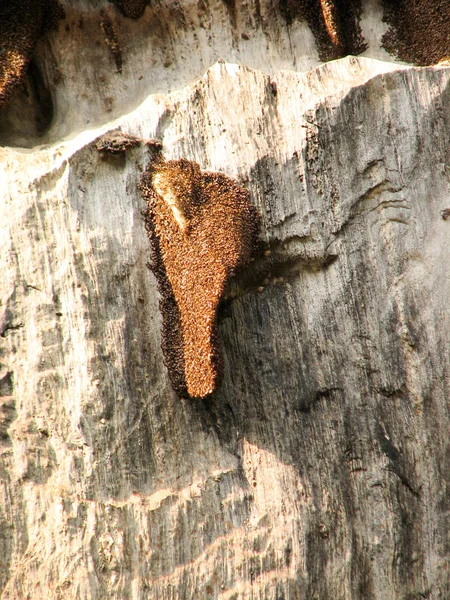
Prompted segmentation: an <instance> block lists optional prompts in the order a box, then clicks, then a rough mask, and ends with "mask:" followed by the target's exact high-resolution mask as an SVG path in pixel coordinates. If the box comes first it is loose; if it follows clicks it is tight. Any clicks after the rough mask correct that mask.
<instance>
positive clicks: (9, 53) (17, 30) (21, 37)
mask: <svg viewBox="0 0 450 600" xmlns="http://www.w3.org/2000/svg"><path fill="white" fill-rule="evenodd" d="M63 17H64V10H63V9H62V7H61V5H60V4H59V3H58V2H57V0H7V1H6V0H2V1H0V107H1V106H2V105H3V104H5V103H6V102H7V101H8V100H9V98H10V97H11V94H12V92H13V90H14V88H15V87H16V86H17V85H18V84H19V83H20V82H21V81H22V79H23V77H24V76H25V73H26V70H27V67H28V64H29V62H30V60H31V56H32V53H33V49H34V46H35V44H36V41H37V40H38V38H39V36H41V35H42V34H43V33H44V32H45V31H47V30H48V29H51V28H54V27H56V25H57V23H58V21H59V19H61V18H63Z"/></svg>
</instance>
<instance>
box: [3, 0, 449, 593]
mask: <svg viewBox="0 0 450 600" xmlns="http://www.w3.org/2000/svg"><path fill="white" fill-rule="evenodd" d="M62 4H64V10H65V12H66V17H65V20H62V21H61V23H60V26H59V29H58V31H52V32H49V33H48V34H46V36H45V37H44V38H42V39H41V40H40V41H39V42H38V44H37V47H36V51H35V56H34V58H33V62H34V64H35V65H36V67H35V68H36V69H37V70H38V72H39V73H40V79H39V81H40V86H41V87H40V88H39V89H44V88H45V89H47V90H49V92H50V93H51V98H52V107H53V108H52V118H51V119H50V122H49V125H48V127H47V129H46V130H45V132H43V131H42V130H41V129H39V128H37V127H36V122H35V118H36V115H37V114H39V106H40V104H39V97H40V96H39V94H37V93H36V94H35V95H34V96H33V94H28V96H27V95H26V94H25V93H24V92H23V90H18V91H17V93H16V94H15V96H14V97H13V98H12V99H11V101H10V102H9V104H8V105H7V106H6V107H3V108H2V109H1V112H0V137H1V141H2V144H3V146H2V147H0V178H1V180H0V184H1V190H2V195H3V198H2V201H1V203H0V223H1V226H0V248H1V252H0V273H2V280H1V282H0V363H1V364H0V480H1V483H2V485H1V487H0V596H1V597H2V599H3V600H19V599H20V600H21V599H22V598H23V599H25V598H46V599H49V600H56V599H59V598H64V599H65V600H71V599H74V600H75V599H76V600H88V599H89V600H100V599H101V600H103V599H105V600H106V599H117V600H122V599H129V600H147V599H153V598H155V599H158V600H160V599H161V600H175V599H192V600H197V599H205V600H206V599H208V600H209V599H211V600H212V599H220V600H256V599H261V600H262V599H264V600H280V599H282V598H283V599H285V600H290V599H299V600H303V599H305V600H306V599H308V600H310V599H317V600H329V599H330V600H331V599H336V600H372V599H376V600H385V599H389V600H406V599H408V600H416V599H419V598H428V599H430V600H447V599H448V598H449V597H450V584H449V581H450V578H449V552H450V542H449V539H450V537H449V522H448V519H449V514H450V500H449V496H448V490H449V485H450V481H449V473H450V461H449V457H450V452H449V425H450V423H449V411H448V399H449V397H450V356H449V352H448V349H449V343H450V313H449V310H448V307H449V304H450V277H449V265H450V244H449V243H448V240H449V235H450V219H449V218H448V217H449V214H450V188H449V174H450V164H449V163H450V158H449V156H450V155H449V141H450V140H449V133H450V69H449V67H448V66H446V64H445V63H442V64H441V65H437V66H429V67H423V68H417V67H414V66H410V65H406V64H401V63H399V62H395V60H394V58H393V57H391V56H390V55H388V54H387V53H386V51H385V50H384V49H383V48H382V37H383V35H384V33H385V32H386V29H387V27H388V25H386V24H383V22H382V16H383V7H382V5H381V3H380V4H378V3H376V2H375V3H373V2H371V3H365V2H362V3H361V5H362V6H361V14H360V20H359V25H358V27H360V31H361V35H362V36H363V37H364V41H365V42H366V43H367V49H366V50H365V51H364V56H360V57H353V56H348V57H344V58H341V59H339V60H335V61H333V62H329V63H325V64H320V60H319V54H318V50H317V47H316V45H315V41H314V39H315V38H314V34H313V32H312V31H311V30H310V29H309V28H308V25H307V22H306V21H305V20H302V19H301V18H300V17H301V15H300V17H298V15H297V13H295V11H294V8H298V6H297V4H296V3H294V2H288V3H286V5H287V6H289V7H290V10H291V16H290V19H286V15H285V14H283V12H282V11H281V12H280V10H279V8H278V5H276V4H275V3H272V2H268V1H267V2H264V1H261V2H255V3H253V2H248V3H233V2H219V1H217V2H216V1H211V2H198V3H197V2H195V3H194V2H192V3H191V2H183V3H181V2H180V3H178V2H177V3H172V2H159V3H156V2H155V3H153V2H152V3H151V5H149V6H145V4H146V3H145V2H135V3H126V2H116V4H117V6H119V7H120V8H121V9H122V11H123V12H125V15H126V14H127V11H128V12H131V13H133V14H134V12H136V15H137V16H139V15H140V14H141V12H142V11H144V12H143V14H142V16H141V17H140V18H139V19H137V20H133V19H129V18H127V17H126V16H125V15H124V14H122V12H120V11H119V9H118V8H117V6H114V5H113V4H111V3H103V2H100V1H98V2H87V1H84V2H83V1H77V2H76V1H75V0H70V1H69V0H67V1H66V2H65V3H62ZM318 4H319V3H318ZM321 4H322V5H324V6H328V5H329V6H330V7H331V8H330V11H331V10H332V13H331V12H330V14H332V16H333V19H335V20H336V22H338V18H339V23H340V27H342V28H343V27H344V25H343V23H344V19H343V17H342V14H340V13H339V11H338V9H337V8H336V6H338V8H339V6H341V3H340V4H339V5H337V4H336V6H335V5H334V4H333V3H326V2H322V3H321ZM416 4H417V3H416ZM294 5H295V6H294ZM343 5H344V4H343V3H342V6H343ZM352 6H359V3H356V2H354V3H352ZM358 10H359V8H358ZM355 14H357V13H352V23H353V22H354V21H353V18H354V16H355ZM336 15H337V16H336ZM389 26H390V27H391V26H392V24H390V25H389ZM355 27H356V26H355ZM343 30H344V29H342V31H343ZM244 34H245V35H244ZM105 36H106V38H107V39H106V41H105ZM81 48H89V49H90V52H91V56H90V60H86V54H82V52H81V50H80V49H81ZM83 52H84V51H83ZM219 59H220V60H219ZM380 59H383V60H380ZM119 66H120V68H119ZM105 134H107V135H106V136H105ZM151 138H157V139H159V140H160V141H161V142H162V144H163V148H164V154H165V156H166V158H167V159H168V160H177V159H180V158H185V159H188V160H191V161H196V162H197V163H198V164H199V165H200V167H201V168H202V170H207V171H220V172H223V173H224V174H226V175H227V176H228V177H231V178H233V179H235V180H237V181H239V184H240V185H241V186H244V187H246V188H247V189H248V190H249V192H250V196H251V200H252V202H253V204H254V205H255V206H256V207H257V208H258V210H259V212H260V213H261V215H262V228H261V232H262V233H261V240H260V241H261V248H260V251H259V253H258V254H257V256H256V258H255V261H254V262H253V263H251V265H249V267H248V268H247V270H245V271H244V272H243V273H241V274H239V275H237V276H236V277H235V278H234V280H233V281H232V284H231V286H230V288H229V291H228V293H227V295H226V297H225V299H224V301H223V304H222V307H221V310H220V324H219V331H220V337H221V346H222V351H223V356H224V375H223V382H222V385H221V387H220V389H219V390H218V392H216V393H214V394H213V395H212V397H210V398H208V399H207V400H203V401H199V400H186V399H179V398H178V397H177V396H176V394H175V393H174V391H173V389H172V386H171V383H170V380H169V376H168V373H167V369H166V367H165V365H164V359H163V353H162V350H161V325H162V317H161V314H160V312H159V306H158V304H159V297H158V291H157V284H156V281H155V279H154V276H153V275H152V273H151V272H150V271H149V269H148V267H147V262H148V260H149V258H150V246H149V240H148V237H147V234H146V231H145V226H144V220H143V216H142V211H143V209H144V208H145V205H144V201H143V199H142V197H141V196H140V193H139V190H138V184H139V181H140V179H141V176H142V172H143V170H144V169H145V167H146V165H147V163H148V159H149V152H150V151H151V144H150V143H149V142H148V140H149V139H151ZM140 140H143V141H142V142H140Z"/></svg>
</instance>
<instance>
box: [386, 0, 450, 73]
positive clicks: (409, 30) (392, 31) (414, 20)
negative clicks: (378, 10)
mask: <svg viewBox="0 0 450 600" xmlns="http://www.w3.org/2000/svg"><path fill="white" fill-rule="evenodd" d="M383 4H384V14H385V17H384V20H385V21H386V22H387V23H388V24H389V25H390V28H389V29H388V31H387V32H386V33H385V35H384V36H383V39H382V42H383V45H384V47H385V48H386V50H387V51H388V52H390V53H391V54H395V55H396V56H398V58H400V59H401V60H404V61H406V62H409V63H414V64H417V65H420V66H426V65H433V64H436V63H438V62H440V61H442V60H449V59H450V2H449V1H448V0H427V1H426V2H424V1H423V0H409V1H408V2H398V1H397V0H383Z"/></svg>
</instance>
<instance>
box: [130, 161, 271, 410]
mask: <svg viewBox="0 0 450 600" xmlns="http://www.w3.org/2000/svg"><path fill="white" fill-rule="evenodd" d="M140 189H141V193H142V196H143V198H144V199H145V201H146V203H147V208H146V210H145V211H144V218H145V224H146V228H147V231H148V234H149V238H150V242H151V250H152V266H151V268H152V270H153V273H154V274H155V276H156V278H157V281H158V287H159V292H160V294H161V301H160V308H161V312H162V316H163V331H162V350H163V353H164V357H165V362H166V366H167V368H168V371H169V375H170V378H171V381H172V385H173V387H174V389H175V391H176V392H177V394H178V395H179V396H181V397H184V396H189V397H192V398H204V397H206V396H208V395H209V394H211V393H212V392H213V391H214V390H215V389H216V388H217V386H218V383H219V380H220V375H221V357H220V352H219V338H218V332H217V309H218V305H219V302H220V300H221V298H222V296H223V294H224V291H225V289H226V286H227V283H228V281H229V280H230V278H231V277H232V275H233V274H234V273H235V271H236V269H237V268H238V267H241V266H243V265H245V264H246V263H248V262H249V260H250V258H251V255H252V253H253V251H254V248H255V246H256V241H257V235H258V231H259V227H260V218H259V215H258V212H257V210H256V209H255V207H254V206H253V205H252V204H251V202H250V195H249V193H248V191H247V190H246V189H244V188H242V187H240V186H239V185H238V184H237V183H236V182H235V181H234V180H232V179H230V178H229V177H227V176H226V175H223V174H222V173H210V172H201V171H200V167H199V166H198V164H197V163H195V162H191V161H188V160H185V159H181V160H173V161H167V162H166V161H164V160H163V159H159V160H156V161H153V162H150V164H149V166H148V167H147V170H146V172H145V173H144V174H143V176H142V179H141V186H140Z"/></svg>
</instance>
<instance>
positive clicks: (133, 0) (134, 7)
mask: <svg viewBox="0 0 450 600" xmlns="http://www.w3.org/2000/svg"><path fill="white" fill-rule="evenodd" d="M109 1H110V2H112V3H113V4H115V5H116V6H117V8H118V9H119V10H120V12H121V13H122V14H124V15H125V16H126V17H129V18H130V19H139V18H140V17H142V15H143V14H144V11H145V7H146V6H147V5H148V3H149V0H109Z"/></svg>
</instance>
